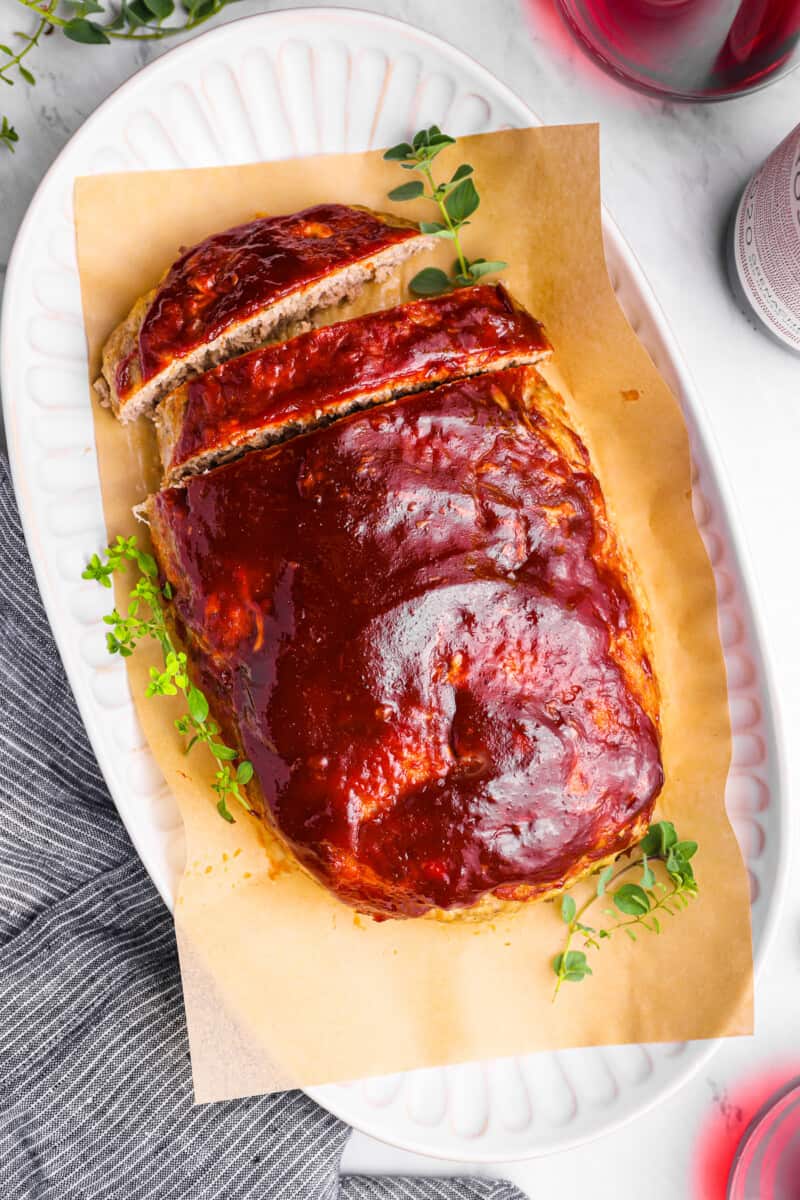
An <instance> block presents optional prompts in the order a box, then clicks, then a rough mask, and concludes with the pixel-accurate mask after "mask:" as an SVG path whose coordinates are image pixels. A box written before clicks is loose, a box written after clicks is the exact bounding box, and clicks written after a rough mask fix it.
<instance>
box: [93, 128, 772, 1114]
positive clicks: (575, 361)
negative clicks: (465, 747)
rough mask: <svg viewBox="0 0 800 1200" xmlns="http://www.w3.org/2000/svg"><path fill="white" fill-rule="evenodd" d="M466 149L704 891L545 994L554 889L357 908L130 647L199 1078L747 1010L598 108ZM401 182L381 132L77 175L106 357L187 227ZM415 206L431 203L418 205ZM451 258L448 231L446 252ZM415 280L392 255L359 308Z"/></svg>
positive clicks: (220, 1093) (144, 468)
mask: <svg viewBox="0 0 800 1200" xmlns="http://www.w3.org/2000/svg"><path fill="white" fill-rule="evenodd" d="M461 161H468V162H471V163H472V164H473V165H474V167H475V170H476V179H477V183H478V189H479V191H480V194H481V197H482V201H481V206H480V209H479V210H478V212H477V214H476V215H475V217H474V218H473V220H472V224H471V226H470V227H469V229H468V230H467V231H466V233H465V239H466V244H467V248H468V253H469V254H470V255H471V256H472V257H477V256H478V255H483V256H485V257H486V258H498V257H502V258H504V259H506V260H508V262H509V264H510V266H509V269H508V270H507V271H506V272H505V273H504V275H503V279H504V282H505V283H506V284H507V285H508V286H509V287H510V289H511V290H512V291H513V292H514V294H515V295H516V296H518V297H519V299H520V300H521V301H522V302H523V303H524V304H526V305H527V306H528V307H529V308H530V309H531V310H532V312H533V313H535V314H536V316H538V317H539V318H541V319H542V320H543V321H544V322H545V325H546V327H547V330H548V332H549V335H550V337H551V340H552V342H553V344H554V346H555V348H556V354H557V361H558V367H559V369H560V371H561V373H562V374H563V377H564V380H565V381H566V384H567V385H568V387H569V389H570V392H571V396H570V397H568V404H569V408H570V410H571V412H572V415H573V418H574V421H575V424H576V426H577V427H578V429H579V431H580V432H581V433H582V435H583V436H584V438H585V440H586V442H587V444H588V446H589V450H590V452H591V455H592V458H593V462H594V466H595V469H596V472H597V474H598V476H599V478H600V481H601V483H602V486H603V490H604V492H605V495H606V498H607V501H608V504H609V507H610V510H611V512H612V514H613V515H614V517H615V518H616V521H617V524H618V527H619V529H620V531H621V534H622V537H623V539H624V540H625V542H626V543H627V545H628V547H629V549H630V550H631V552H632V553H633V555H634V557H635V560H636V562H637V564H638V568H639V572H640V576H641V581H642V583H643V586H644V588H645V591H646V594H647V596H648V598H649V602H650V609H651V613H652V617H653V622H654V632H655V666H656V670H657V674H658V677H659V680H660V683H661V689H662V693H663V716H662V720H663V758H664V765H665V769H666V786H665V788H664V792H663V796H662V798H661V800H660V802H659V807H658V812H659V814H660V815H661V816H662V817H666V818H669V819H671V820H674V821H675V822H676V824H677V826H678V829H679V831H680V834H681V836H683V837H684V838H692V839H694V840H695V841H697V842H699V844H700V850H699V852H698V854H697V857H696V859H695V860H694V862H695V868H696V874H697V876H698V878H699V881H700V896H699V897H698V899H697V900H696V901H694V902H693V903H692V904H691V906H690V907H689V909H688V910H687V911H686V912H684V913H682V914H680V916H678V917H675V918H670V917H668V916H667V917H665V918H664V920H663V922H662V924H663V933H662V935H661V936H660V937H657V936H655V935H647V934H640V936H639V939H638V941H637V943H636V944H635V945H634V944H632V943H630V942H629V941H628V940H627V939H626V938H624V937H618V938H616V939H614V940H613V941H612V942H611V943H608V944H605V945H604V946H603V947H602V949H601V951H600V952H599V953H591V952H590V954H591V964H592V967H593V970H594V975H593V976H592V977H591V978H589V979H587V980H585V981H584V982H582V983H580V984H565V985H564V987H563V988H562V990H561V994H560V996H559V998H558V1001H557V1003H555V1004H554V1003H552V1000H551V997H552V991H553V981H554V977H553V974H552V970H551V966H550V961H551V958H552V956H553V954H555V953H556V952H557V951H558V950H559V949H560V948H561V942H562V937H563V928H564V927H563V925H562V924H561V922H560V919H559V916H558V910H557V906H555V905H553V904H547V903H545V904H534V905H532V906H530V907H528V908H527V909H526V910H524V911H522V912H521V913H519V914H517V915H515V916H513V917H508V918H503V919H502V920H497V921H494V922H492V923H490V924H480V925H475V924H469V923H449V924H440V923H436V922H433V921H430V920H417V921H388V922H384V923H375V922H373V921H371V920H370V919H369V918H366V917H359V916H357V915H356V914H355V913H354V912H353V911H352V910H351V909H349V908H346V907H345V906H344V905H342V904H341V903H340V902H339V901H338V900H336V899H334V898H333V897H332V896H330V895H329V894H328V893H327V892H326V891H325V890H324V889H322V888H321V887H320V886H318V885H317V884H316V883H314V882H312V881H311V880H309V879H308V878H306V877H305V876H304V875H303V874H301V873H300V872H299V871H297V870H295V869H294V868H293V867H292V866H291V865H290V864H289V863H288V862H287V861H286V859H285V857H284V856H283V855H282V854H281V853H280V851H279V850H278V848H277V847H276V846H275V845H274V843H273V842H272V841H271V839H270V838H269V837H268V836H266V835H264V833H263V831H262V830H261V828H260V826H259V824H258V823H257V822H255V821H251V820H250V819H248V818H246V817H244V816H242V817H241V818H238V819H237V822H236V824H235V825H234V826H229V825H226V824H225V823H224V822H223V821H222V820H220V819H219V817H218V815H217V813H216V811H215V808H214V805H213V802H212V796H211V793H210V791H209V789H208V781H209V778H210V769H209V766H210V764H209V762H208V761H207V760H206V758H205V757H204V755H203V753H202V752H195V753H193V754H192V755H191V756H189V757H188V758H187V757H185V756H184V755H183V754H182V752H181V745H180V740H179V738H178V737H177V735H176V734H175V733H174V731H173V728H172V720H171V719H172V717H173V716H174V715H175V712H174V711H173V710H172V709H171V707H170V703H168V702H165V701H163V700H160V699H159V700H144V699H143V698H142V697H143V693H144V684H145V679H146V673H147V668H148V666H149V664H150V661H151V660H150V659H149V657H148V655H147V654H145V653H142V654H139V653H137V654H136V655H134V657H133V658H131V659H129V660H128V667H129V671H130V679H131V686H132V689H133V694H134V696H135V697H136V700H137V707H138V712H139V716H140V719H141V722H142V725H143V727H144V730H145V733H146V735H147V739H148V741H149V743H150V746H151V748H152V750H153V752H154V754H155V756H156V758H157V760H158V762H159V764H160V766H161V768H162V770H163V772H164V775H165V777H166V779H167V781H168V783H169V785H170V787H171V788H172V789H173V790H174V793H175V795H176V797H177V800H178V803H179V805H180V809H181V812H182V814H183V820H184V823H185V827H186V838H187V847H188V850H187V867H186V872H185V875H184V877H183V879H182V882H181V886H180V893H179V896H178V903H177V907H176V914H175V918H176V928H177V935H178V944H179V949H180V957H181V966H182V973H183V984H184V995H185V1000H186V1011H187V1017H188V1023H189V1033H190V1039H191V1050H192V1062H193V1069H194V1079H195V1091H196V1097H197V1099H198V1101H207V1100H219V1099H224V1098H228V1097H233V1096H237V1095H243V1094H251V1093H254V1092H260V1091H268V1090H275V1089H278V1088H282V1087H286V1086H290V1085H296V1084H306V1085H308V1084H317V1083H322V1082H326V1081H332V1080H346V1079H351V1078H355V1077H358V1076H365V1075H372V1074H381V1073H384V1072H390V1071H396V1070H400V1069H404V1068H413V1067H422V1066H430V1065H433V1064H441V1063H452V1062H458V1061H463V1060H468V1059H478V1058H485V1057H490V1056H495V1055H510V1054H516V1053H519V1052H525V1051H532V1050H537V1049H543V1048H554V1047H566V1046H583V1045H590V1044H599V1043H620V1042H640V1041H644V1042H649V1041H659V1040H667V1041H681V1040H684V1039H690V1038H708V1037H717V1036H719V1035H725V1034H741V1033H746V1032H749V1031H750V1030H751V1021H752V1007H751V1006H752V995H751V981H752V961H751V944H750V909H749V902H748V886H747V877H746V873H745V870H744V866H743V863H742V860H741V857H740V854H739V850H738V847H737V844H736V841H735V838H734V835H733V833H732V831H731V828H730V826H729V824H728V820H727V817H726V815H725V810H724V804H723V792H724V786H725V778H726V774H727V770H728V762H729V756H730V733H729V723H728V710H727V693H726V684H725V671H724V665H723V660H722V654H721V650H720V645H719V639H718V634H717V618H716V600H715V591H714V581H713V576H712V572H711V568H710V565H709V562H708V559H707V556H706V553H705V550H704V549H703V546H702V543H701V540H700V536H699V534H698V531H697V528H696V526H695V523H694V520H693V517H692V512H691V507H690V463H689V451H688V442H687V432H686V428H685V425H684V422H683V419H682V417H681V414H680V411H679V408H678V405H677V403H676V401H675V400H674V398H673V397H672V395H671V394H670V392H669V390H668V388H667V387H666V385H665V383H664V381H663V380H662V379H661V377H660V376H659V374H658V372H657V371H656V369H655V368H654V366H653V365H652V363H651V362H650V359H649V358H648V356H647V354H646V352H645V351H644V349H643V348H642V347H641V345H640V344H639V342H638V340H637V338H636V337H635V335H634V333H633V332H632V330H631V328H630V327H629V325H628V324H627V322H626V320H625V318H624V316H623V314H622V312H621V310H620V308H619V306H618V304H617V301H616V298H615V296H614V293H613V291H612V289H611V286H610V284H609V280H608V276H607V273H606V267H605V262H604V257H603V249H602V241H601V233H600V195H599V174H598V149H597V129H596V127H594V126H579V127H561V128H547V129H526V130H511V131H505V132H501V133H495V134H486V135H481V136H477V137H472V138H465V139H463V140H461V141H460V142H459V144H458V145H457V146H456V147H455V148H451V149H449V150H448V151H446V152H445V153H444V154H443V155H442V157H441V158H440V159H439V160H438V164H437V166H439V167H440V168H441V170H442V171H444V170H446V169H448V168H449V169H450V170H452V169H453V167H454V166H455V165H456V164H457V163H458V162H461ZM399 182H402V172H400V171H398V170H397V168H396V167H393V166H392V165H391V164H388V163H384V162H383V161H382V159H381V155H380V153H379V152H375V153H370V154H358V155H342V156H330V157H319V158H316V159H305V160H302V159H295V160H291V161H287V162H276V163H258V164H254V165H250V166H240V167H230V168H220V169H212V170H195V171H170V172H163V173H162V172H143V173H141V174H120V175H106V176H94V177H91V178H82V179H78V180H77V181H76V187H75V198H76V225H77V238H78V252H79V264H80V275H81V289H82V297H83V309H84V315H85V321H86V332H87V338H88V344H89V362H90V374H91V377H92V378H94V377H95V376H96V374H97V372H98V367H99V354H100V348H101V346H102V343H103V341H104V340H105V338H106V337H107V335H108V334H109V333H110V332H111V330H112V328H113V327H114V326H115V325H116V324H117V322H118V321H120V320H121V319H122V317H124V315H125V314H126V313H127V311H128V309H129V307H130V305H131V304H132V302H133V301H134V300H135V299H136V297H137V296H139V294H140V293H142V292H144V291H146V290H147V289H148V288H149V287H150V286H151V285H152V284H153V282H154V281H155V280H156V279H157V278H158V276H159V275H160V274H161V272H162V270H163V269H164V267H165V266H166V265H167V264H169V263H170V262H171V261H172V260H173V259H174V258H175V257H176V255H177V252H178V248H179V247H180V246H182V245H188V244H191V243H193V242H195V241H196V240H198V239H200V238H202V237H204V236H206V235H207V234H210V233H213V232H216V231H218V230H220V229H224V228H226V227H227V226H229V225H232V224H234V223H236V222H239V221H243V220H247V219H249V218H250V217H251V216H252V215H253V214H255V213H265V212H270V213H271V212H274V213H282V212H289V211H292V210H295V209H299V208H302V207H305V206H307V205H309V204H312V203H317V202H319V201H322V200H329V201H343V202H357V203H361V204H367V205H371V206H373V207H376V208H386V207H387V202H386V200H385V195H386V192H387V191H388V190H389V189H390V188H392V187H394V186H396V185H397V184H398V183H399ZM398 211H400V212H402V213H403V215H405V216H411V217H424V216H428V217H430V214H429V213H426V212H425V210H424V207H419V208H417V207H415V206H413V205H402V206H398ZM451 257H452V250H450V249H449V248H448V247H447V246H446V245H443V246H442V248H441V251H440V252H439V253H438V258H439V259H440V260H441V262H442V264H446V263H447V261H448V259H449V258H451ZM428 261H431V260H428ZM420 265H421V263H420V261H415V262H413V263H412V264H411V266H410V267H409V268H408V270H407V271H406V273H405V278H406V279H407V278H408V277H409V276H410V275H411V274H413V273H414V272H415V271H417V270H419V268H420ZM406 296H407V293H406V292H405V290H404V282H403V279H402V278H401V279H399V280H398V281H397V282H392V283H390V284H389V285H384V286H383V287H382V289H381V290H380V292H379V293H377V290H376V289H372V290H371V291H370V293H368V294H367V295H366V296H365V297H364V299H363V300H362V301H361V302H359V304H358V305H357V308H358V310H359V311H361V310H363V309H365V308H368V307H379V306H388V305H390V304H393V303H396V302H398V301H399V300H401V299H403V298H404V297H406ZM354 308H355V306H354ZM351 311H354V309H352V310H351ZM341 315H343V314H342V312H341V310H340V312H339V313H338V314H337V316H341ZM93 403H94V404H95V407H94V419H95V431H96V437H97V447H98V457H99V464H100V475H101V480H102V487H103V500H104V506H105V515H106V522H107V527H108V533H109V536H110V537H111V536H113V535H116V534H117V533H126V534H127V533H129V532H132V531H134V530H135V531H136V532H137V533H138V534H139V536H140V537H142V536H143V534H145V530H144V527H142V526H141V525H139V526H135V523H134V521H133V519H132V517H131V513H130V510H131V507H132V505H134V504H135V503H137V502H138V501H140V500H141V499H142V498H143V497H144V496H145V494H146V493H147V491H148V490H150V489H152V488H153V487H155V486H157V480H158V474H157V470H156V469H155V467H154V462H155V455H154V439H153V437H152V432H151V428H150V425H149V423H148V422H146V421H144V420H142V421H139V422H138V423H137V424H136V426H135V427H134V428H124V427H122V426H120V425H119V424H117V422H116V421H115V420H114V418H113V417H112V415H111V414H110V413H109V412H108V411H106V410H103V409H101V408H100V407H99V406H98V405H97V404H96V403H95V402H94V400H93ZM88 549H91V547H90V548H88ZM98 636H100V635H99V634H98Z"/></svg>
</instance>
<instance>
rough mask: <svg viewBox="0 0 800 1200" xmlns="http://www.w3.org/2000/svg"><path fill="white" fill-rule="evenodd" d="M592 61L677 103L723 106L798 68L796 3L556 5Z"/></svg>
mask: <svg viewBox="0 0 800 1200" xmlns="http://www.w3.org/2000/svg"><path fill="white" fill-rule="evenodd" d="M556 3H557V6H558V8H559V9H560V11H561V14H562V16H563V17H564V20H565V21H566V22H567V25H568V26H569V28H570V29H571V30H572V32H573V33H574V34H575V36H576V37H577V39H578V41H579V42H580V43H581V44H582V46H583V47H584V49H585V50H587V51H588V52H589V53H590V54H591V55H592V56H593V57H594V59H595V60H596V61H597V62H598V63H599V64H600V66H602V67H604V68H605V70H607V71H610V72H611V73H612V74H613V75H615V76H616V77H617V78H618V79H621V80H622V81H623V82H625V83H629V84H631V85H632V86H633V87H636V88H639V89H640V90H642V91H646V92H650V93H654V94H656V95H660V96H664V97H669V98H671V99H675V100H724V99H726V98H727V97H730V96H738V95H741V94H742V93H743V92H749V91H753V90H754V89H755V88H760V87H765V86H766V84H768V83H771V82H772V81H773V80H774V79H777V78H779V77H780V76H781V75H783V74H785V73H786V72H787V71H789V70H791V69H792V68H793V67H795V66H797V65H798V62H800V57H798V42H800V0H556Z"/></svg>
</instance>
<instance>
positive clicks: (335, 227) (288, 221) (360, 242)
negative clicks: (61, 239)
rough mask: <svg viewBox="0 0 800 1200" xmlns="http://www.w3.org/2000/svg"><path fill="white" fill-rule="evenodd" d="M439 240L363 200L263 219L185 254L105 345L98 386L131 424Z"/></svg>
mask: <svg viewBox="0 0 800 1200" xmlns="http://www.w3.org/2000/svg"><path fill="white" fill-rule="evenodd" d="M432 244H433V240H432V239H431V238H429V237H425V236H423V235H422V234H420V233H419V230H418V229H417V227H416V225H413V224H411V222H409V221H404V220H402V219H401V218H399V217H394V216H390V215H388V214H386V213H378V212H373V211H372V210H371V209H368V208H362V207H360V206H358V205H344V204H319V205H317V206H316V207H314V208H308V209H305V210H304V211H303V212H298V213H290V214H288V215H286V216H279V217H261V218H259V219H257V220H254V221H248V222H247V223H246V224H244V225H237V226H236V227H235V228H234V229H228V230H226V231H225V232H224V233H218V234H215V235H214V236H213V237H209V238H206V240H205V241H203V242H200V243H198V245H196V246H193V247H192V248H191V249H190V250H186V251H184V253H183V254H182V255H181V257H180V258H179V259H178V261H177V262H176V263H174V265H173V266H172V267H170V268H169V270H168V271H167V272H166V274H165V275H164V277H163V278H162V280H161V282H160V283H159V284H158V285H157V286H156V287H155V288H153V290H152V291H150V292H148V293H147V294H146V295H145V296H142V297H141V299H139V300H137V302H136V303H135V304H134V306H133V308H132V309H131V311H130V313H129V314H128V316H127V317H126V318H125V320H124V321H123V322H122V324H121V325H119V326H118V327H117V328H116V329H115V330H114V332H113V333H112V334H111V337H110V338H109V339H108V341H107V342H106V345H105V347H104V348H103V358H102V369H101V374H100V377H99V379H98V380H97V381H96V382H95V387H96V389H97V391H98V392H99V394H100V397H101V399H102V400H103V401H104V402H105V403H109V404H110V405H111V407H112V408H113V410H114V412H115V413H116V415H117V416H118V417H119V418H120V420H122V421H130V420H133V419H134V418H135V417H137V416H139V414H140V413H142V412H145V411H146V410H148V409H149V408H151V407H152V406H153V405H154V404H156V403H157V402H158V401H159V400H160V399H161V398H162V397H163V396H165V395H166V394H167V393H168V392H170V391H172V390H173V389H174V388H176V387H178V386H179V384H181V383H183V381H184V380H185V379H189V378H191V377H193V376H195V375H198V374H200V373H201V372H202V371H206V370H208V368H209V367H213V366H215V365H216V364H217V363H219V362H223V361H224V360H225V359H227V358H230V357H231V356H233V355H234V354H238V353H241V352H242V351H244V350H250V349H252V348H253V347H254V346H257V345H259V344H261V343H262V342H265V341H267V340H268V339H269V338H274V337H276V336H277V335H278V334H279V333H280V332H281V330H282V328H285V327H286V326H287V325H288V324H289V323H290V322H297V321H303V320H305V319H307V318H308V317H310V316H311V314H312V313H314V312H316V311H317V310H319V309H321V308H325V307H328V306H330V305H334V304H337V303H339V302H342V301H345V300H350V299H353V298H354V297H355V296H356V295H357V294H358V292H359V291H360V290H361V288H362V287H363V286H364V285H365V284H366V283H368V282H370V281H371V280H380V279H382V278H385V276H386V275H387V274H388V273H389V272H390V271H392V270H393V269H394V268H395V267H397V266H398V265H399V264H400V263H402V262H403V261H404V260H405V259H407V258H409V257H410V256H411V255H412V254H416V253H417V252H418V251H420V250H423V249H425V248H427V247H428V246H431V245H432Z"/></svg>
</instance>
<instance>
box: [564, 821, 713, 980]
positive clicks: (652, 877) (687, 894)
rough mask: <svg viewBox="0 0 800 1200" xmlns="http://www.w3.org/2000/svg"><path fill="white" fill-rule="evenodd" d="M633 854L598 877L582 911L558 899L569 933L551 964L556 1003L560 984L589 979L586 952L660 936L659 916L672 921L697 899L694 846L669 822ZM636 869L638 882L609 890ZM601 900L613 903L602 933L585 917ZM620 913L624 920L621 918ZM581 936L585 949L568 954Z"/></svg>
mask: <svg viewBox="0 0 800 1200" xmlns="http://www.w3.org/2000/svg"><path fill="white" fill-rule="evenodd" d="M636 849H637V850H638V851H639V852H640V853H639V854H638V855H637V856H636V857H633V858H631V859H630V860H629V861H628V862H626V863H624V864H623V865H622V866H618V865H617V864H612V865H611V866H607V867H604V868H603V870H602V871H600V872H599V874H598V876H597V884H596V886H595V890H594V891H593V892H592V894H591V895H590V896H589V897H588V899H587V900H585V901H584V903H583V904H581V905H580V907H579V906H578V905H577V904H576V902H575V900H574V898H573V897H572V896H570V895H569V893H567V894H566V895H565V896H563V897H562V900H561V919H562V921H563V922H564V924H565V925H566V927H567V932H566V937H565V940H564V946H563V949H562V950H561V953H560V954H557V955H556V956H555V958H554V959H553V961H552V966H553V971H554V972H555V976H556V985H555V991H554V992H553V999H554V1000H555V998H556V996H557V995H558V993H559V991H560V989H561V985H562V983H564V982H565V981H566V982H567V983H580V982H581V981H582V980H583V979H585V978H586V976H587V975H591V974H592V969H591V967H590V966H589V963H588V960H587V957H586V950H587V949H592V950H599V949H600V943H601V942H602V941H607V940H608V939H609V938H611V937H613V935H614V934H615V933H625V934H626V936H627V937H629V938H631V939H632V941H634V942H635V941H636V934H637V931H638V930H639V929H645V930H647V932H649V933H661V924H660V921H659V918H658V914H659V913H669V914H670V915H672V916H674V915H675V914H677V913H678V912H680V911H681V910H682V909H684V908H686V907H687V905H688V903H689V901H690V900H691V899H692V897H694V896H696V895H697V881H696V879H695V877H694V871H693V869H692V864H691V862H690V859H692V858H693V857H694V855H695V853H696V852H697V843H696V842H689V841H681V840H680V838H679V837H678V834H677V833H676V832H675V826H674V825H673V824H672V822H671V821H657V822H656V823H655V824H654V825H651V826H650V828H649V830H648V831H647V834H646V835H645V837H644V838H643V839H642V841H641V842H640V843H639V845H638V847H637V848H636ZM629 853H630V852H629ZM634 853H635V852H634ZM653 863H661V864H662V865H663V870H664V872H665V874H666V876H667V878H668V880H669V882H668V883H664V882H663V881H662V880H659V879H657V878H656V874H655V871H654V870H653V866H652V864H653ZM639 870H640V871H641V873H642V874H641V879H640V882H639V883H631V882H627V883H622V884H620V885H619V886H618V887H616V888H613V890H612V885H613V884H615V883H616V882H617V881H618V880H619V879H620V878H621V877H622V876H623V875H627V874H629V873H630V872H631V871H639ZM603 897H606V898H607V899H610V900H611V902H612V904H613V908H606V909H604V910H603V911H604V913H605V915H606V916H608V917H611V918H614V921H613V923H612V924H609V925H607V926H606V927H604V928H602V929H601V928H595V927H593V926H591V925H587V924H586V923H585V921H584V919H583V918H584V917H585V915H586V913H587V912H588V911H589V909H590V908H591V907H592V905H594V904H596V903H597V902H598V901H599V900H600V899H602V898H603ZM619 914H622V917H623V918H624V919H620V917H619ZM579 937H582V938H583V946H584V949H583V950H572V949H571V946H572V943H573V940H574V939H575V938H579Z"/></svg>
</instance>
